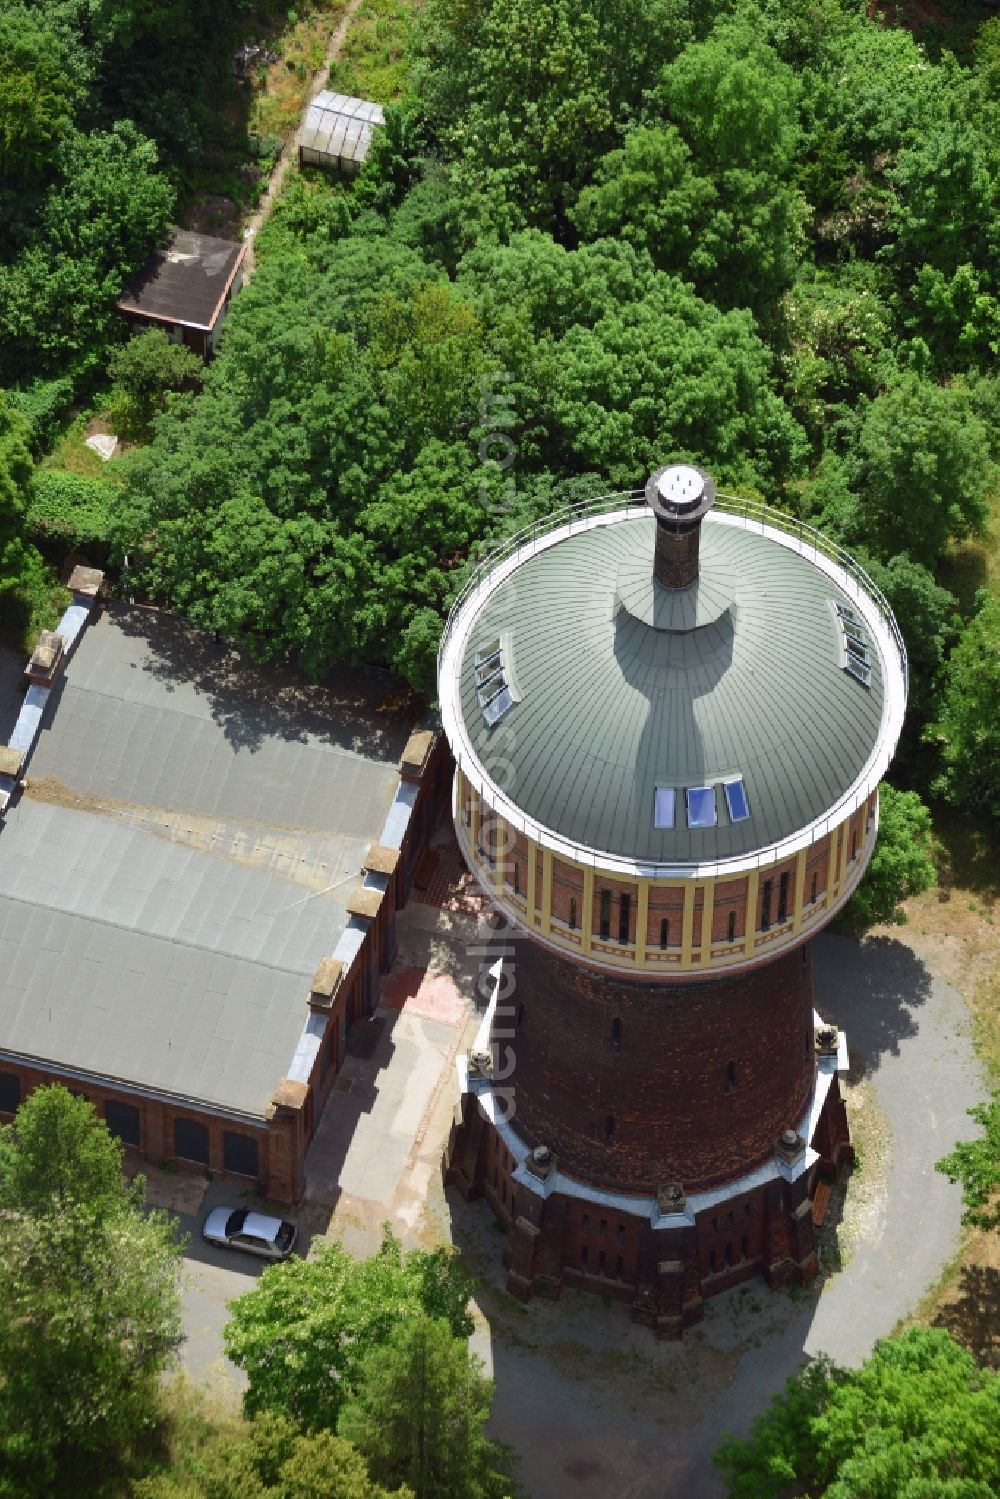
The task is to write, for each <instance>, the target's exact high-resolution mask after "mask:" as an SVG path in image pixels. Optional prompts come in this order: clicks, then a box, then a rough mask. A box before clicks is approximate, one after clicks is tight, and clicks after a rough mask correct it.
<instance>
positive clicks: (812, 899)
mask: <svg viewBox="0 0 1000 1499" xmlns="http://www.w3.org/2000/svg"><path fill="white" fill-rule="evenodd" d="M809 899H810V901H811V902H812V904H813V905H815V904H816V874H815V872H814V873H813V878H812V893H811V895H810V896H809Z"/></svg>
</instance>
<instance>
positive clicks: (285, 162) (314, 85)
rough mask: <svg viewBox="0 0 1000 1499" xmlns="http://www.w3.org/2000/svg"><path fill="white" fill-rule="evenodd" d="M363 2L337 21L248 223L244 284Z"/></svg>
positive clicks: (354, 1) (355, 1) (351, 4)
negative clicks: (312, 114) (304, 133)
mask: <svg viewBox="0 0 1000 1499" xmlns="http://www.w3.org/2000/svg"><path fill="white" fill-rule="evenodd" d="M360 4H361V0H348V5H347V9H346V10H345V11H344V14H343V15H342V16H341V18H340V20H339V21H338V22H337V28H336V30H335V31H334V33H333V35H332V36H331V38H330V45H329V46H328V47H327V49H326V56H325V57H324V58H323V61H322V62H321V63H320V66H319V68H318V70H317V71H316V72H315V73H314V74H313V78H312V82H311V83H310V85H309V92H308V93H307V95H306V102H305V105H304V106H303V110H302V115H301V118H300V119H299V123H298V125H297V126H296V127H295V129H294V130H293V131H292V133H291V135H290V136H289V137H288V139H287V140H286V141H285V144H284V145H283V146H282V148H281V155H280V156H279V157H278V159H277V161H276V162H275V163H274V168H273V170H272V172H271V176H270V179H269V181H268V184H267V191H266V192H265V194H264V196H263V197H262V198H261V200H260V203H259V205H258V206H257V209H256V210H255V212H254V213H253V214H252V215H251V217H250V219H249V221H248V223H247V226H246V228H245V229H244V231H243V238H244V240H245V241H246V247H247V253H246V256H245V257H244V260H243V283H244V285H246V283H247V282H248V281H249V280H250V278H251V277H252V276H253V273H254V271H255V270H256V269H257V257H256V255H255V253H254V249H255V245H254V242H255V240H256V238H257V234H258V231H259V230H260V229H262V228H263V226H264V225H265V224H266V223H267V220H268V218H269V217H270V214H271V210H272V208H273V207H274V205H275V202H276V200H277V198H278V195H279V193H280V192H281V186H282V183H283V182H284V180H285V173H286V172H287V171H288V168H289V166H290V165H291V163H292V162H294V161H298V158H299V142H300V141H301V139H302V127H303V125H304V124H305V118H306V114H307V112H308V109H309V106H310V104H311V103H312V101H313V99H314V98H315V97H316V95H317V94H318V93H319V90H320V87H321V86H322V84H323V83H324V81H325V79H326V75H327V73H328V72H329V71H330V67H331V65H332V64H333V63H335V62H336V61H337V59H338V57H339V56H340V49H341V47H342V46H343V45H344V38H345V37H346V36H347V31H348V27H349V26H350V24H351V22H352V21H353V20H354V16H355V13H356V12H357V9H358V7H359V5H360Z"/></svg>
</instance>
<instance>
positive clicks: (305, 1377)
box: [223, 1229, 472, 1430]
mask: <svg viewBox="0 0 1000 1499" xmlns="http://www.w3.org/2000/svg"><path fill="white" fill-rule="evenodd" d="M470 1292H471V1282H470V1281H469V1279H468V1277H467V1276H466V1275H465V1274H464V1273H463V1271H462V1270H460V1269H459V1267H458V1263H457V1261H456V1260H455V1259H453V1258H452V1257H451V1256H450V1255H449V1254H447V1253H446V1252H445V1251H444V1250H441V1249H438V1250H433V1251H426V1250H413V1251H411V1252H410V1253H408V1254H404V1253H403V1251H402V1249H401V1247H400V1244H399V1241H398V1240H397V1239H396V1238H395V1237H394V1236H393V1235H392V1233H391V1232H390V1231H389V1230H388V1229H386V1231H385V1235H384V1237H383V1240H382V1246H381V1248H380V1249H379V1251H378V1253H377V1254H375V1255H372V1256H371V1258H369V1259H367V1260H362V1261H360V1262H356V1261H354V1260H352V1259H351V1258H350V1256H349V1255H348V1254H347V1253H346V1252H345V1250H343V1249H342V1248H341V1246H340V1245H339V1244H327V1245H324V1247H323V1248H322V1249H321V1250H320V1252H319V1254H318V1255H317V1256H316V1257H315V1259H311V1260H290V1261H288V1262H287V1263H286V1264H283V1265H274V1266H271V1267H269V1268H268V1269H267V1270H265V1271H264V1274H263V1275H262V1276H261V1278H260V1280H259V1282H258V1283H257V1285H256V1287H255V1288H254V1290H252V1291H249V1292H248V1293H247V1294H246V1295H245V1296H241V1297H239V1298H238V1300H236V1301H234V1302H233V1303H232V1306H231V1310H232V1320H231V1321H230V1322H229V1323H228V1324H227V1326H226V1329H225V1332H224V1335H223V1336H224V1341H225V1345H226V1352H227V1354H228V1355H229V1357H230V1358H231V1359H232V1360H233V1362H234V1363H235V1364H236V1365H238V1367H239V1368H241V1369H243V1370H244V1371H245V1372H246V1375H247V1379H248V1388H247V1391H246V1393H245V1395H244V1397H243V1403H244V1409H245V1411H246V1413H247V1415H250V1416H254V1415H257V1414H258V1413H259V1412H260V1411H265V1410H269V1411H274V1412H276V1413H277V1414H279V1415H284V1416H288V1417H290V1418H291V1419H293V1420H295V1421H298V1422H299V1423H300V1424H301V1425H303V1426H305V1427H306V1428H307V1429H309V1430H317V1429H320V1428H323V1427H326V1428H330V1429H332V1428H334V1427H335V1426H336V1422H337V1416H338V1413H339V1411H340V1408H341V1405H342V1404H343V1402H344V1400H345V1399H347V1398H349V1397H350V1396H351V1395H352V1394H353V1393H354V1391H355V1390H356V1389H357V1387H358V1380H359V1374H360V1368H361V1363H362V1360H363V1359H364V1357H365V1354H366V1353H367V1352H368V1351H369V1350H371V1349H372V1348H374V1347H377V1346H379V1345H381V1344H382V1343H384V1342H385V1341H386V1340H387V1339H388V1337H389V1335H390V1333H391V1332H392V1330H393V1328H394V1327H395V1326H396V1324H397V1323H398V1322H400V1321H401V1320H405V1319H408V1318H412V1317H414V1316H416V1315H418V1314H421V1313H424V1314H426V1315H428V1316H432V1317H441V1318H443V1319H444V1320H445V1322H446V1323H447V1324H448V1326H449V1327H450V1328H451V1330H452V1332H453V1333H454V1334H455V1335H456V1336H464V1337H468V1336H469V1334H470V1333H471V1332H472V1320H471V1318H470V1317H469V1314H468V1311H467V1304H468V1300H469V1295H470Z"/></svg>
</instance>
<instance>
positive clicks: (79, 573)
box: [66, 565, 104, 599]
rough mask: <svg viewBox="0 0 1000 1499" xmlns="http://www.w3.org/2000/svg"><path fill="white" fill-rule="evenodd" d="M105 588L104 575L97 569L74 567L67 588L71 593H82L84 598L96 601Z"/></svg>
mask: <svg viewBox="0 0 1000 1499" xmlns="http://www.w3.org/2000/svg"><path fill="white" fill-rule="evenodd" d="M103 586H104V574H103V573H102V572H101V571H100V569H99V568H96V567H83V566H82V565H80V566H77V567H74V569H73V571H72V572H71V573H70V575H69V579H68V580H67V583H66V587H67V588H68V589H69V591H70V593H82V594H83V596H84V598H88V599H96V597H97V595H98V594H99V593H100V591H101V589H102V588H103Z"/></svg>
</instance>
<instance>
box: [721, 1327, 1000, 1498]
mask: <svg viewBox="0 0 1000 1499" xmlns="http://www.w3.org/2000/svg"><path fill="white" fill-rule="evenodd" d="M998 1418H1000V1376H997V1375H996V1374H995V1373H992V1372H991V1371H990V1370H988V1369H980V1368H979V1367H978V1366H977V1364H976V1362H975V1360H974V1359H973V1358H972V1357H971V1355H970V1354H968V1353H966V1352H965V1350H964V1349H963V1348H960V1347H959V1345H958V1344H957V1343H955V1342H953V1341H952V1339H951V1338H950V1337H949V1336H948V1334H947V1333H945V1332H940V1331H937V1330H935V1329H931V1328H912V1329H911V1330H910V1331H909V1332H906V1333H904V1334H903V1335H902V1336H901V1337H899V1338H886V1339H884V1340H883V1341H882V1342H880V1343H877V1344H876V1345H875V1351H874V1353H873V1354H872V1356H871V1358H870V1359H868V1361H867V1362H866V1363H865V1364H863V1365H862V1366H861V1368H860V1369H857V1370H847V1369H839V1368H837V1367H836V1366H835V1365H833V1364H832V1363H830V1362H829V1361H828V1360H827V1359H823V1358H820V1359H817V1360H816V1361H815V1362H814V1363H812V1364H809V1365H808V1366H807V1367H806V1368H805V1369H804V1370H803V1372H802V1373H801V1374H799V1375H797V1376H796V1377H795V1378H794V1379H791V1380H789V1381H788V1384H787V1386H786V1388H785V1392H784V1394H783V1395H781V1396H778V1397H776V1398H775V1400H774V1401H773V1402H772V1404H771V1407H770V1409H769V1410H767V1411H765V1412H764V1414H763V1415H760V1416H758V1417H757V1418H756V1420H755V1421H754V1423H753V1427H752V1435H751V1437H750V1438H749V1440H743V1439H742V1438H735V1437H731V1438H729V1439H728V1440H727V1441H725V1442H724V1443H723V1444H722V1446H721V1447H720V1448H719V1451H718V1452H717V1454H716V1458H715V1461H716V1463H717V1465H718V1466H719V1468H721V1470H722V1473H723V1476H724V1477H725V1479H726V1481H727V1484H728V1491H729V1494H730V1496H731V1499H785V1496H787V1495H789V1494H794V1493H808V1494H816V1495H820V1494H822V1495H825V1496H826V1499H860V1496H862V1495H864V1496H865V1499H875V1496H882V1495H884V1496H885V1499H890V1496H893V1499H895V1496H901V1495H912V1496H913V1499H917V1496H918V1495H919V1496H924V1495H926V1496H928V1499H930V1496H932V1495H933V1496H934V1499H990V1496H991V1495H992V1494H994V1493H995V1492H996V1488H997V1484H998V1483H1000V1419H998Z"/></svg>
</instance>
